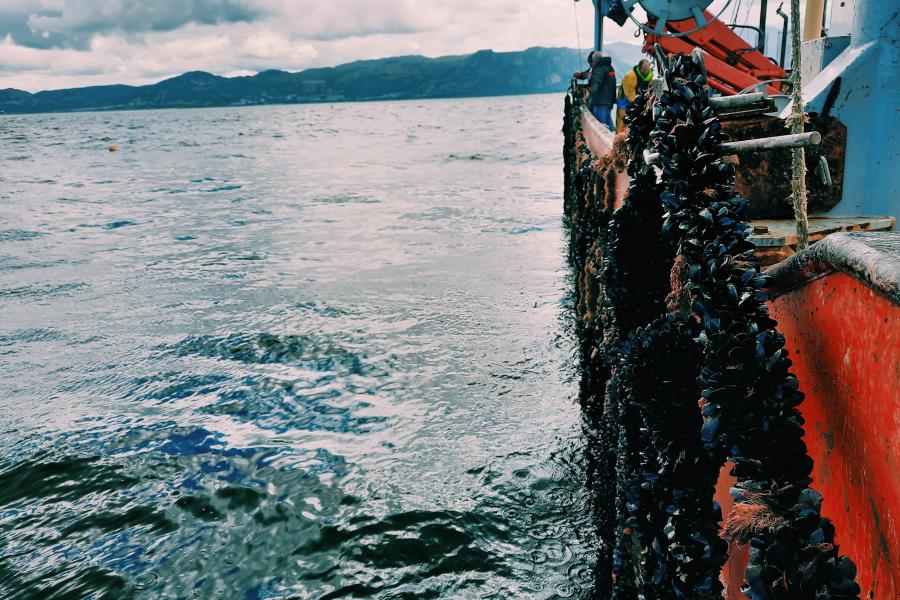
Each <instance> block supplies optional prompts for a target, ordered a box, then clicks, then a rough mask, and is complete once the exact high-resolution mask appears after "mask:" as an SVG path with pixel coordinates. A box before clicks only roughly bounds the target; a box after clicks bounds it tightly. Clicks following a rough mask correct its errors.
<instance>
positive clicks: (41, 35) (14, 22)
mask: <svg viewBox="0 0 900 600" xmlns="http://www.w3.org/2000/svg"><path fill="white" fill-rule="evenodd" d="M263 15H264V11H263V10H262V9H261V8H260V7H259V6H258V5H255V4H253V3H252V1H251V0H143V1H129V0H62V1H58V0H57V1H52V0H51V1H47V0H19V1H13V2H12V3H10V4H9V5H7V6H6V7H5V8H0V38H2V37H5V36H7V35H9V36H10V38H11V39H12V40H13V41H14V42H15V43H16V44H18V45H21V46H26V47H29V48H42V49H47V48H76V49H79V50H85V49H87V48H88V47H89V45H90V40H91V38H92V37H93V36H94V35H96V34H108V33H122V34H141V33H148V32H160V31H172V30H175V29H178V28H180V27H183V26H185V25H187V24H189V23H195V24H198V25H216V24H222V23H239V22H251V21H254V20H256V19H259V18H261V17H262V16H263Z"/></svg>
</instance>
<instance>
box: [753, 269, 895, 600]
mask: <svg viewBox="0 0 900 600" xmlns="http://www.w3.org/2000/svg"><path fill="white" fill-rule="evenodd" d="M771 312H772V316H773V317H774V318H776V319H777V320H778V322H779V325H780V328H781V331H782V332H783V333H784V334H785V337H786V339H787V346H788V347H789V348H793V349H794V351H793V360H794V371H795V373H796V374H797V376H798V378H799V380H800V386H801V389H802V390H803V391H804V392H805V394H806V399H805V400H804V402H803V404H802V406H801V410H802V412H803V417H804V418H805V419H806V426H805V427H806V444H807V446H808V447H809V453H810V456H811V457H812V458H813V459H814V460H815V470H814V471H813V478H814V480H815V481H814V484H813V486H814V487H815V488H817V489H818V490H819V491H820V492H821V493H822V494H823V496H824V497H825V501H824V504H823V507H822V513H823V514H824V515H826V516H828V517H829V518H830V519H831V520H832V521H834V524H835V527H836V528H837V540H838V543H839V544H840V545H841V549H842V552H844V553H846V554H849V555H850V556H851V557H852V558H853V560H854V561H855V562H856V565H857V567H858V568H859V584H860V586H861V587H862V590H863V597H864V598H875V599H877V600H881V599H883V600H896V599H897V598H900V564H898V562H897V561H898V560H900V532H898V529H897V526H898V525H900V501H898V499H900V307H898V306H897V305H896V304H894V303H892V302H890V301H889V300H888V299H887V298H885V297H883V296H881V295H880V294H878V293H877V292H875V291H874V290H872V289H871V288H869V287H867V286H866V285H865V284H863V283H861V282H860V281H858V280H856V279H854V278H852V277H850V276H849V275H847V274H845V273H843V272H836V273H833V274H831V275H828V276H827V277H825V278H823V279H820V280H817V281H813V282H812V283H809V284H807V285H805V286H803V287H801V288H799V289H796V290H794V291H792V292H789V293H787V294H784V295H783V296H780V297H778V298H776V299H775V301H774V302H772V303H771ZM870 592H871V593H870Z"/></svg>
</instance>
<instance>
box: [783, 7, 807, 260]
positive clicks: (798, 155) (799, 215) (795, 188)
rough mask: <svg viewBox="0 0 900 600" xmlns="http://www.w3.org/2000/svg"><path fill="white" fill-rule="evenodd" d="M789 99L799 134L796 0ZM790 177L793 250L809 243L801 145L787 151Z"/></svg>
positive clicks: (800, 96)
mask: <svg viewBox="0 0 900 600" xmlns="http://www.w3.org/2000/svg"><path fill="white" fill-rule="evenodd" d="M791 55H792V56H791V63H792V64H791V83H792V84H793V86H792V88H793V89H792V91H791V102H792V104H793V107H792V112H791V116H790V118H789V120H788V121H789V123H790V126H791V133H803V125H804V123H805V122H806V113H804V112H803V94H802V93H801V89H800V0H791ZM791 158H792V165H791V166H792V169H793V176H792V179H791V195H792V197H793V200H794V220H795V221H796V222H797V250H798V251H799V250H803V249H804V248H806V247H807V246H809V219H808V217H807V215H806V152H805V150H804V149H803V148H794V149H793V150H792V151H791Z"/></svg>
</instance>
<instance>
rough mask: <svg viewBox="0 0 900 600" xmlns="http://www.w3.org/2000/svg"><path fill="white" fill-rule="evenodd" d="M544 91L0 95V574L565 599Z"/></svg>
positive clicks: (556, 175) (271, 589)
mask: <svg viewBox="0 0 900 600" xmlns="http://www.w3.org/2000/svg"><path fill="white" fill-rule="evenodd" d="M561 115H562V96H561V95H543V96H524V97H507V98H485V99H466V100H437V101H410V102H383V103H364V104H333V105H328V104H317V105H293V106H258V107H241V108H215V109H191V110H161V111H133V112H99V113H81V114H52V115H28V116H0V598H10V599H16V600H19V599H35V600H51V599H62V598H65V599H68V598H74V599H87V598H90V599H94V598H104V599H105V598H110V599H119V598H142V599H143V598H146V599H175V598H191V599H195V598H209V599H226V600H230V599H235V600H251V599H262V598H557V597H563V598H569V597H584V596H585V595H586V594H587V593H588V591H589V588H590V582H591V570H592V565H593V560H594V556H593V551H592V538H591V527H590V516H589V507H588V502H589V500H588V496H587V492H586V488H585V466H584V464H585V459H584V447H583V433H582V425H581V421H580V417H579V408H578V403H577V400H576V398H577V373H576V370H575V360H574V357H575V347H574V336H573V335H572V333H571V328H572V327H573V323H572V315H571V309H570V302H569V300H568V295H567V294H568V287H569V284H568V282H567V279H566V278H567V270H566V265H565V253H566V247H565V240H566V234H565V232H564V226H563V223H562V220H561V213H562V197H561V194H562V161H561V144H562V136H561V133H560V126H561ZM111 147H114V149H117V151H110V148H111Z"/></svg>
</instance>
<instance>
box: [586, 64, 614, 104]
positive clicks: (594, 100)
mask: <svg viewBox="0 0 900 600" xmlns="http://www.w3.org/2000/svg"><path fill="white" fill-rule="evenodd" d="M588 87H589V88H590V90H591V107H594V106H609V105H611V104H615V103H616V71H615V69H613V66H612V58H610V57H609V56H603V57H601V58H600V60H599V62H598V63H597V64H596V65H594V67H593V68H592V69H591V78H590V80H589V81H588Z"/></svg>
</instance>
